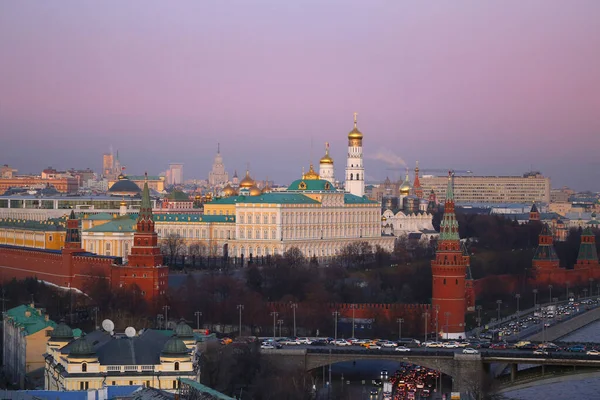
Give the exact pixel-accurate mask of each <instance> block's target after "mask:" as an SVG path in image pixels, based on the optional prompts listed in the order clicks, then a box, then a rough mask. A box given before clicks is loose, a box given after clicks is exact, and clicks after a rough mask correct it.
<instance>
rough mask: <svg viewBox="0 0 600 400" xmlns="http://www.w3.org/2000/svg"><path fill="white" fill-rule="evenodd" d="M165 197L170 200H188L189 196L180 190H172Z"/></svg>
mask: <svg viewBox="0 0 600 400" xmlns="http://www.w3.org/2000/svg"><path fill="white" fill-rule="evenodd" d="M166 197H167V199H169V200H172V201H190V196H189V195H187V194H186V193H183V192H182V191H181V190H173V191H172V192H171V193H169V194H168V195H167V196H166Z"/></svg>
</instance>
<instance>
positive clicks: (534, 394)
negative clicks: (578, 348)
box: [504, 321, 600, 400]
mask: <svg viewBox="0 0 600 400" xmlns="http://www.w3.org/2000/svg"><path fill="white" fill-rule="evenodd" d="M563 340H565V341H569V342H599V343H600V321H597V322H594V323H592V324H590V325H588V326H586V327H584V328H582V329H580V330H578V331H576V332H573V333H572V334H570V335H568V336H566V337H565V338H564V339H563ZM504 396H505V398H507V399H511V400H512V399H518V400H538V399H544V400H549V399H556V400H562V399H565V400H580V399H581V400H587V399H589V400H595V399H600V378H593V379H580V380H577V379H576V377H573V380H570V381H567V382H558V383H552V384H547V385H543V386H536V387H531V388H527V389H521V390H515V391H512V392H507V393H505V394H504Z"/></svg>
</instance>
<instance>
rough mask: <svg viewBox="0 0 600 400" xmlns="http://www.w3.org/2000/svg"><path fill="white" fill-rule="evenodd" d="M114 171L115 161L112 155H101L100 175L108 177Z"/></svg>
mask: <svg viewBox="0 0 600 400" xmlns="http://www.w3.org/2000/svg"><path fill="white" fill-rule="evenodd" d="M114 169H115V161H114V158H113V155H112V153H105V154H104V155H102V174H103V175H104V176H110V175H112V174H113V172H114Z"/></svg>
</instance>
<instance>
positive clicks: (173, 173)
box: [167, 163, 183, 185]
mask: <svg viewBox="0 0 600 400" xmlns="http://www.w3.org/2000/svg"><path fill="white" fill-rule="evenodd" d="M182 183H183V164H180V163H172V164H169V171H168V172H167V184H168V185H181V184H182Z"/></svg>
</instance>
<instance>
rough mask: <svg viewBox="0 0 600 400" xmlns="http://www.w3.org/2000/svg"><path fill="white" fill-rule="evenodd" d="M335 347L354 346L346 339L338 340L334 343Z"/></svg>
mask: <svg viewBox="0 0 600 400" xmlns="http://www.w3.org/2000/svg"><path fill="white" fill-rule="evenodd" d="M333 345H334V346H351V345H352V344H351V343H350V342H349V341H347V340H345V339H338V340H335V341H334V342H333Z"/></svg>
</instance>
